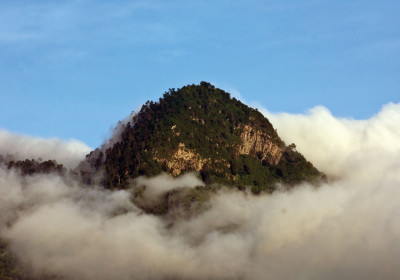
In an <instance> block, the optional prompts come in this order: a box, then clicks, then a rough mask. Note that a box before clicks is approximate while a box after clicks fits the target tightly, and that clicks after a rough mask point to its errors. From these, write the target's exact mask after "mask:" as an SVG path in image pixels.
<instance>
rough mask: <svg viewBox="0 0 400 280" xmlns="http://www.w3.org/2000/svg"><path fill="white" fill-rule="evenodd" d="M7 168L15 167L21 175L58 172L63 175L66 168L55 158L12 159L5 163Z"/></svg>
mask: <svg viewBox="0 0 400 280" xmlns="http://www.w3.org/2000/svg"><path fill="white" fill-rule="evenodd" d="M6 166H7V169H17V170H19V171H20V172H21V174H22V175H33V174H49V173H58V174H59V175H63V174H65V173H66V171H67V169H66V168H65V167H64V166H63V165H62V164H58V163H57V161H55V160H46V161H37V160H34V159H31V160H29V159H25V160H15V161H14V160H12V161H9V162H7V163H6Z"/></svg>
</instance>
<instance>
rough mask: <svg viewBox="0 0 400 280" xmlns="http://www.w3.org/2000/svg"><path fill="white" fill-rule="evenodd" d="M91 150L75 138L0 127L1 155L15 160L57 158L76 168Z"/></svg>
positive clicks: (60, 161) (59, 161)
mask: <svg viewBox="0 0 400 280" xmlns="http://www.w3.org/2000/svg"><path fill="white" fill-rule="evenodd" d="M90 151H91V148H90V147H88V146H87V145H86V144H84V143H82V142H80V141H78V140H75V139H71V140H69V141H63V140H61V139H58V138H50V139H45V138H40V137H33V136H29V135H21V134H16V133H12V132H9V131H7V130H4V129H0V155H1V156H3V157H7V156H8V157H12V159H13V160H25V159H35V160H38V159H41V160H56V161H57V162H58V163H62V164H63V165H65V166H66V167H67V168H74V167H76V166H77V165H78V163H79V162H80V161H81V160H82V159H83V157H84V156H85V155H86V154H88V153H89V152H90Z"/></svg>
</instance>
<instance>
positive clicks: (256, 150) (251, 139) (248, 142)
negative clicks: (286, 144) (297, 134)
mask: <svg viewBox="0 0 400 280" xmlns="http://www.w3.org/2000/svg"><path fill="white" fill-rule="evenodd" d="M240 140H241V143H240V146H239V153H240V154H241V155H250V156H254V157H258V158H259V159H260V160H266V161H267V162H268V163H269V164H271V165H277V164H278V163H279V160H280V159H281V156H282V153H283V149H282V148H281V147H279V146H278V145H277V144H276V143H274V142H273V141H272V139H271V136H270V135H268V134H267V133H265V132H263V131H261V130H259V129H257V128H255V127H252V126H250V125H244V126H243V128H242V133H241V134H240Z"/></svg>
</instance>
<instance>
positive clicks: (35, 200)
mask: <svg viewBox="0 0 400 280" xmlns="http://www.w3.org/2000/svg"><path fill="white" fill-rule="evenodd" d="M266 114H267V116H268V118H269V119H270V120H271V122H272V123H273V125H274V126H275V127H276V128H277V129H278V133H279V134H280V135H281V137H282V138H283V139H284V140H285V141H286V142H287V143H291V142H295V143H296V145H297V147H298V150H299V151H300V152H302V153H304V154H305V156H306V157H307V158H308V159H310V160H311V161H312V162H313V163H315V165H316V166H317V167H318V168H320V169H322V170H323V171H324V172H326V173H328V174H331V175H335V176H337V177H338V179H337V180H335V181H334V182H331V183H327V184H325V185H323V186H321V187H319V188H317V189H315V188H312V187H309V186H307V185H303V186H299V187H297V188H294V189H293V190H292V191H290V192H276V193H274V194H272V195H261V196H252V195H246V194H244V193H241V192H235V191H232V192H221V193H219V194H218V195H216V196H215V197H214V198H213V199H212V201H211V205H212V207H211V208H210V209H209V210H207V211H205V212H203V213H201V214H200V215H198V216H195V217H192V218H190V219H186V220H180V221H177V222H176V223H175V224H174V226H173V227H167V226H166V224H165V222H164V221H163V219H162V218H158V217H156V216H151V215H147V214H144V213H142V212H141V211H140V210H138V209H137V208H136V207H135V206H134V205H133V204H132V203H131V201H130V193H129V192H127V191H118V192H107V191H102V190H97V189H88V188H82V187H80V186H79V185H78V184H77V183H75V182H73V181H68V180H64V179H61V178H60V177H57V176H44V175H41V176H34V177H26V178H21V177H19V176H17V175H16V174H15V173H12V172H7V171H5V170H0V211H1V213H2V214H1V219H0V234H1V236H2V237H3V238H6V239H7V240H9V241H10V243H11V246H12V248H13V250H14V251H15V253H16V254H17V255H18V257H19V258H20V260H21V261H22V262H23V263H24V264H25V265H26V266H27V267H29V268H30V269H31V272H32V273H33V274H35V275H36V276H39V275H41V274H43V273H44V272H47V273H48V274H56V275H61V276H63V277H64V278H65V279H279V280H281V279H328V280H329V279H399V278H400V267H399V266H398V263H399V261H400V250H398V248H400V222H399V218H398V217H399V216H400V144H399V143H400V121H399V120H400V105H399V104H389V105H387V106H385V107H384V108H383V109H382V111H381V112H379V113H378V114H377V115H376V116H374V117H372V118H371V119H369V120H364V121H355V120H348V119H337V118H335V117H333V116H332V115H331V114H330V113H329V111H328V110H327V109H325V108H323V107H317V108H315V109H313V110H311V111H310V113H309V114H307V115H290V114H277V115H274V114H270V113H266ZM164 176H165V175H164ZM162 178H163V177H159V178H156V179H155V180H154V181H152V180H150V181H149V180H143V181H142V182H141V183H142V184H151V185H152V187H151V188H152V189H154V184H162V183H163V179H162ZM192 179H193V180H191V179H190V178H189V177H187V178H185V180H180V181H177V182H176V186H179V187H182V186H185V185H188V186H192V185H193V182H195V180H196V179H195V178H192ZM166 185H167V188H168V189H171V188H172V187H171V186H172V184H171V179H168V180H167V184H166Z"/></svg>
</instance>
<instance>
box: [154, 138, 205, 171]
mask: <svg viewBox="0 0 400 280" xmlns="http://www.w3.org/2000/svg"><path fill="white" fill-rule="evenodd" d="M154 159H155V160H156V161H157V162H159V163H161V164H163V165H166V166H167V167H168V170H169V171H170V173H171V174H172V175H174V176H177V175H179V174H181V173H182V172H185V171H188V170H197V171H200V170H201V169H203V166H204V164H205V163H207V162H209V161H210V160H209V159H203V158H201V156H200V155H199V154H198V153H197V152H195V151H193V150H190V149H188V148H186V147H185V144H183V143H179V145H178V149H177V151H176V152H173V153H172V154H171V155H170V157H168V158H162V157H157V155H155V157H154Z"/></svg>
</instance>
